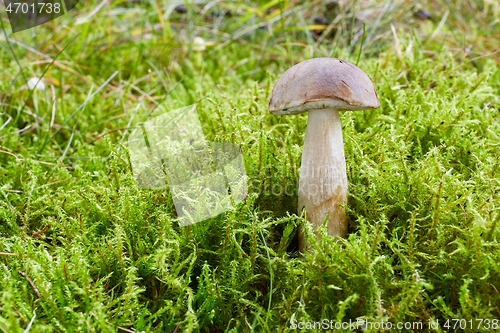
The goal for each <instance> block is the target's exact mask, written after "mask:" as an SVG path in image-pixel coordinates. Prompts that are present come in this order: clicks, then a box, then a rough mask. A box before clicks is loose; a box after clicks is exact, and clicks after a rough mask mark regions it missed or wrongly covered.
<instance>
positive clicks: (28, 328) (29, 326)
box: [24, 310, 36, 333]
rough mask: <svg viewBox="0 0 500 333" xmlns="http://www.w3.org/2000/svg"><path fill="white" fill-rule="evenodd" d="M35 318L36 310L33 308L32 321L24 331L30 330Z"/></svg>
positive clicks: (25, 332) (26, 332)
mask: <svg viewBox="0 0 500 333" xmlns="http://www.w3.org/2000/svg"><path fill="white" fill-rule="evenodd" d="M35 318H36V312H35V310H33V318H31V320H30V323H29V324H28V327H26V330H24V333H28V332H29V330H30V328H31V325H33V322H34V321H35Z"/></svg>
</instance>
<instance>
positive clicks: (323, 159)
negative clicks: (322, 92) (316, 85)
mask: <svg viewBox="0 0 500 333" xmlns="http://www.w3.org/2000/svg"><path fill="white" fill-rule="evenodd" d="M346 204H347V174H346V164H345V157H344V143H343V141H342V126H341V125H340V117H339V111H338V110H335V109H320V110H311V111H309V118H308V119H307V129H306V136H305V140H304V148H303V150H302V165H301V167H300V180H299V214H300V212H301V211H302V207H305V209H306V212H307V220H308V221H309V222H310V223H312V225H313V230H315V231H316V232H317V230H318V228H319V227H320V226H321V225H322V224H323V221H324V219H325V217H326V215H327V214H328V221H327V222H326V227H327V231H328V234H329V235H331V236H340V237H346V235H347V219H346V217H345V212H344V208H343V207H341V206H340V205H346ZM317 235H318V234H317ZM304 245H305V243H304V234H303V232H300V234H299V247H300V250H303V249H304Z"/></svg>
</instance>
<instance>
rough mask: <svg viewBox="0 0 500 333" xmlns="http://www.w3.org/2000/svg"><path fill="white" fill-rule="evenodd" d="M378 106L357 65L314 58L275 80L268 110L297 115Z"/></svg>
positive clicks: (337, 60)
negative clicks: (316, 111)
mask: <svg viewBox="0 0 500 333" xmlns="http://www.w3.org/2000/svg"><path fill="white" fill-rule="evenodd" d="M379 106H380V101H379V100H378V95H377V92H376V91H375V87H374V86H373V83H372V81H371V80H370V78H369V77H368V76H367V75H366V74H365V72H363V71H362V70H361V69H360V68H359V67H357V66H355V65H353V64H351V63H350V62H348V61H345V60H340V59H335V58H314V59H310V60H306V61H303V62H301V63H298V64H297V65H295V66H293V67H291V68H289V69H288V70H287V71H286V72H285V73H284V74H283V75H282V76H281V77H280V78H279V80H278V82H276V85H275V86H274V89H273V92H272V93H271V99H270V100H269V112H270V113H272V114H274V115H288V114H299V113H303V112H306V111H311V110H314V109H326V108H333V109H336V110H339V111H355V110H368V109H376V108H378V107H379Z"/></svg>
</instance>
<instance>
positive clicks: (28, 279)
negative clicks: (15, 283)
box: [17, 269, 42, 298]
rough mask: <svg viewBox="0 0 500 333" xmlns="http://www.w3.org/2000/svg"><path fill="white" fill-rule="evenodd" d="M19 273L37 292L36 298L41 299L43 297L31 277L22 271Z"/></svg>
mask: <svg viewBox="0 0 500 333" xmlns="http://www.w3.org/2000/svg"><path fill="white" fill-rule="evenodd" d="M17 271H18V272H19V274H21V276H22V277H24V278H25V279H26V281H28V283H29V284H30V286H31V289H33V291H34V292H35V295H36V297H37V298H41V297H42V296H41V295H40V293H39V292H38V289H37V287H36V286H35V284H34V283H33V280H31V279H30V277H29V276H28V275H27V274H26V273H24V272H23V271H22V270H20V269H18V270H17Z"/></svg>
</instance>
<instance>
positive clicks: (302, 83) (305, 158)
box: [269, 58, 380, 251]
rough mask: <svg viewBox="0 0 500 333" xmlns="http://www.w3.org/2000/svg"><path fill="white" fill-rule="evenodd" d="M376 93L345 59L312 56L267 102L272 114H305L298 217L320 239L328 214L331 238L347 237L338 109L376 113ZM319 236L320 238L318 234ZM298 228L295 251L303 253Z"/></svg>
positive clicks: (285, 76) (287, 75)
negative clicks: (304, 219) (304, 216)
mask: <svg viewBox="0 0 500 333" xmlns="http://www.w3.org/2000/svg"><path fill="white" fill-rule="evenodd" d="M379 106H380V102H379V99H378V96H377V92H376V91H375V88H374V86H373V83H372V82H371V80H370V79H369V78H368V76H367V75H366V74H365V73H364V72H363V71H362V70H361V69H360V68H359V67H357V66H355V65H353V64H351V63H350V62H347V61H345V60H340V59H334V58H315V59H310V60H306V61H303V62H301V63H299V64H297V65H295V66H293V67H291V68H289V69H288V70H287V71H286V72H285V73H284V74H283V75H282V76H281V77H280V78H279V80H278V82H276V85H275V86H274V89H273V91H272V94H271V98H270V100H269V112H270V113H271V114H273V115H292V114H300V113H303V112H307V111H309V118H308V119H307V129H306V134H305V139H304V148H303V151H302V164H301V167H300V180H299V201H298V204H299V205H298V212H299V214H300V213H301V211H302V208H303V207H304V208H305V209H306V212H307V220H308V221H309V222H310V223H312V226H313V230H314V232H315V233H316V235H318V228H319V227H320V226H321V225H322V224H323V221H324V220H325V217H326V215H328V221H327V223H326V227H327V231H328V234H329V235H330V236H339V237H344V238H345V237H346V236H347V224H348V223H347V218H346V216H345V212H344V207H343V206H345V205H346V204H347V174H346V164H345V157H344V144H343V141H342V127H341V125H340V117H339V111H355V110H367V109H376V108H378V107H379ZM318 236H319V235H318ZM304 245H305V244H304V232H303V230H302V229H299V249H300V250H301V251H303V250H304Z"/></svg>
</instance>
